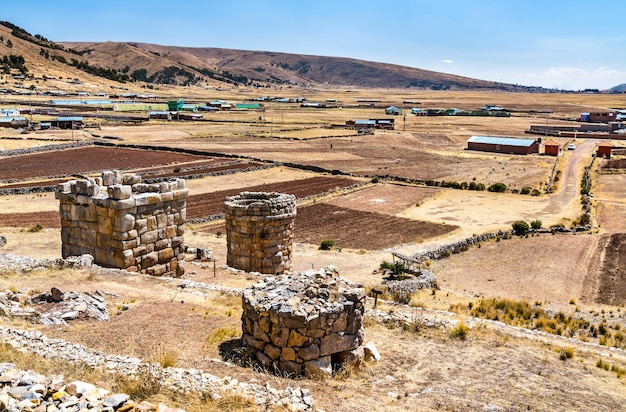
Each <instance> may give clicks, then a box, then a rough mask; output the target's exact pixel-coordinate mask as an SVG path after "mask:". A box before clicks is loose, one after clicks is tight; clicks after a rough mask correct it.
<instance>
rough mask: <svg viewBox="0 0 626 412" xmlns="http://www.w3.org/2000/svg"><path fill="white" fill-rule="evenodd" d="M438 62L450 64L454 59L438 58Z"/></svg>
mask: <svg viewBox="0 0 626 412" xmlns="http://www.w3.org/2000/svg"><path fill="white" fill-rule="evenodd" d="M439 63H446V64H452V63H454V60H451V59H443V60H439Z"/></svg>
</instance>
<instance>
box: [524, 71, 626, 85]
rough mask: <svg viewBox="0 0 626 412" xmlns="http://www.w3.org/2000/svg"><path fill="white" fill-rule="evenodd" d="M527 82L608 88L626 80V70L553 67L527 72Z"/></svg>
mask: <svg viewBox="0 0 626 412" xmlns="http://www.w3.org/2000/svg"><path fill="white" fill-rule="evenodd" d="M522 76H524V77H526V79H527V82H530V83H531V84H534V85H542V86H544V87H555V88H559V89H566V90H582V89H608V88H610V87H613V86H617V85H618V84H621V83H624V82H626V71H622V70H617V69H611V68H607V67H597V68H595V69H585V68H581V67H573V66H563V67H551V68H549V69H548V70H546V71H544V72H542V73H534V74H529V73H527V74H525V75H522Z"/></svg>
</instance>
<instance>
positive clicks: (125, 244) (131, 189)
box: [56, 170, 189, 276]
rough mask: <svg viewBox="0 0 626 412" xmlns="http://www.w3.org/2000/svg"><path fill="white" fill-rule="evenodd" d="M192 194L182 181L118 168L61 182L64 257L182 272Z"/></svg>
mask: <svg viewBox="0 0 626 412" xmlns="http://www.w3.org/2000/svg"><path fill="white" fill-rule="evenodd" d="M188 196H189V190H188V189H187V188H186V187H185V181H184V180H183V179H174V180H171V181H168V182H161V183H154V184H145V183H141V176H139V175H138V174H134V173H133V174H123V173H122V172H121V171H119V170H116V171H104V172H102V176H101V177H97V178H89V179H80V180H70V181H68V182H65V183H61V184H60V185H59V187H58V191H57V192H56V198H57V199H59V201H60V205H59V212H60V215H61V240H62V243H63V246H62V255H63V257H64V258H65V257H68V256H80V255H83V254H90V255H92V256H93V257H94V263H96V264H98V265H101V266H105V267H114V268H119V269H126V270H128V271H131V272H141V273H146V274H149V275H154V276H181V275H182V274H183V273H184V268H183V265H182V261H183V260H184V257H185V254H184V238H183V235H184V223H185V219H186V203H187V202H186V199H187V197H188Z"/></svg>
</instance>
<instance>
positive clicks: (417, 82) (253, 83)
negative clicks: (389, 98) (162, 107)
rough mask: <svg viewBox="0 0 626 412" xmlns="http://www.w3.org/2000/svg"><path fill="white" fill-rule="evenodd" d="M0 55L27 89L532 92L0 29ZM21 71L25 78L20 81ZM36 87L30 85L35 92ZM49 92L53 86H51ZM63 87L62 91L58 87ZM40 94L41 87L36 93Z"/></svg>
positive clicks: (377, 69) (325, 60)
mask: <svg viewBox="0 0 626 412" xmlns="http://www.w3.org/2000/svg"><path fill="white" fill-rule="evenodd" d="M0 36H1V37H2V38H1V40H2V41H1V42H0V55H2V56H1V57H2V58H3V59H4V58H5V56H6V57H7V58H9V57H10V56H12V55H13V56H15V58H18V57H20V56H21V58H22V59H23V62H22V59H19V60H20V65H15V64H12V65H11V64H9V65H8V66H7V65H6V60H5V62H4V64H5V67H4V68H3V69H4V74H12V75H16V74H20V75H24V76H26V79H25V80H26V81H27V83H28V81H29V80H31V81H34V80H37V79H38V80H40V81H43V82H47V81H49V80H52V81H53V83H54V81H55V80H59V79H62V78H64V79H65V81H64V82H63V83H64V84H66V82H67V79H68V78H69V79H71V80H76V81H77V82H81V83H88V84H93V85H100V86H104V85H108V86H113V87H114V88H115V87H116V86H120V84H121V83H122V84H123V83H130V82H137V84H138V85H142V86H144V87H148V88H150V84H170V85H183V86H189V85H196V86H214V87H215V86H217V87H220V86H232V85H235V86H245V87H264V88H265V87H307V88H318V87H319V88H322V87H323V88H329V87H331V88H332V87H342V88H350V87H355V88H366V89H368V88H371V89H380V88H392V89H393V88H396V89H408V88H414V89H427V90H448V89H450V90H508V91H513V90H518V91H527V90H528V88H526V87H522V86H517V85H510V84H502V83H496V82H490V81H484V80H477V79H472V78H468V77H462V76H456V75H451V74H445V73H439V72H433V71H428V70H422V69H418V68H412V67H406V66H399V65H393V64H387V63H377V62H370V61H364V60H357V59H349V58H343V57H325V56H312V55H302V54H289V53H276V52H269V51H245V50H232V49H220V48H212V47H206V48H194V47H179V46H161V45H156V44H147V43H133V42H102V43H84V42H66V43H62V44H59V43H55V42H53V41H50V40H48V39H46V38H45V37H43V36H41V35H39V34H35V35H32V34H31V33H29V32H27V31H26V30H24V29H22V28H20V27H18V26H15V25H13V24H11V23H10V22H0ZM17 71H19V72H20V73H17ZM32 85H33V83H32V82H30V83H29V84H26V87H31V86H32ZM47 86H48V87H50V86H53V84H51V83H47ZM58 86H60V84H59V85H57V87H58ZM37 87H38V88H39V86H37Z"/></svg>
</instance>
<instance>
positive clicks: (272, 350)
mask: <svg viewBox="0 0 626 412" xmlns="http://www.w3.org/2000/svg"><path fill="white" fill-rule="evenodd" d="M264 352H265V354H266V355H267V356H269V358H270V359H272V360H275V359H278V357H279V356H280V355H281V349H280V348H278V347H276V346H274V345H272V344H271V343H270V344H268V345H265V350H264Z"/></svg>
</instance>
